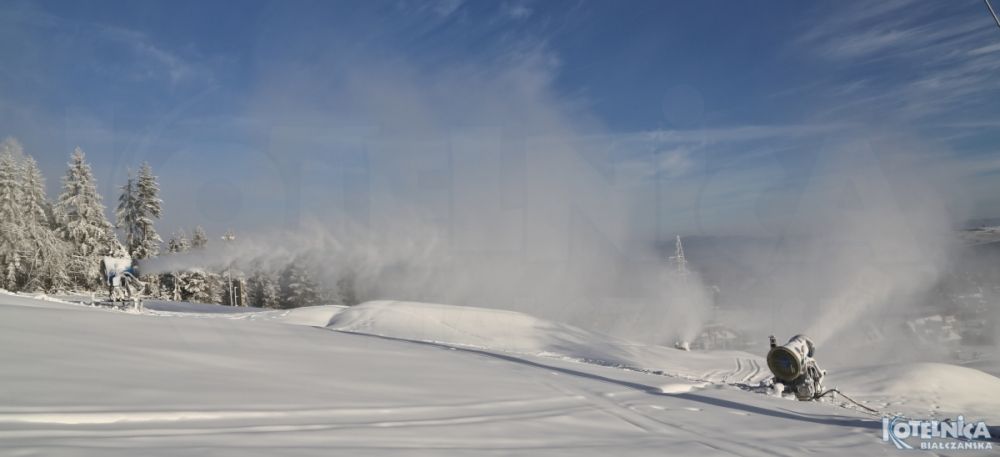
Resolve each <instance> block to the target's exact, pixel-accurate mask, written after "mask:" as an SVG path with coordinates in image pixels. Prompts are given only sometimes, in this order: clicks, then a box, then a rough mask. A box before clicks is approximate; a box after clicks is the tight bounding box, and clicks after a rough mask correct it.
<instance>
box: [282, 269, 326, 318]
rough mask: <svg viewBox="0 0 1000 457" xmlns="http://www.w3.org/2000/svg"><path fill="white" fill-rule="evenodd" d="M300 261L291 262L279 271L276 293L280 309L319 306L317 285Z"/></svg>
mask: <svg viewBox="0 0 1000 457" xmlns="http://www.w3.org/2000/svg"><path fill="white" fill-rule="evenodd" d="M300 263H301V260H293V261H292V262H289V263H288V265H286V266H285V268H284V269H283V270H281V275H280V276H279V278H278V293H279V296H280V297H281V298H280V305H281V307H282V308H286V309H287V308H300V307H303V306H313V305H316V304H319V293H318V292H317V284H316V282H314V281H313V280H312V278H310V277H309V273H308V272H307V271H306V269H305V268H303V267H302V266H301V265H300Z"/></svg>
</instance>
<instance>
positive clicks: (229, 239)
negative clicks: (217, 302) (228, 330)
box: [222, 229, 243, 306]
mask: <svg viewBox="0 0 1000 457" xmlns="http://www.w3.org/2000/svg"><path fill="white" fill-rule="evenodd" d="M222 241H225V242H226V245H227V246H229V247H230V248H232V245H233V243H235V242H236V233H234V232H233V230H232V229H229V230H226V233H225V234H224V235H222ZM234 263H236V261H235V260H233V261H232V262H230V263H229V268H227V269H226V276H227V277H228V278H229V280H228V281H226V283H227V285H228V286H229V306H242V305H243V303H241V302H238V301H237V300H236V297H235V296H234V295H233V292H234V290H233V264H234ZM237 303H239V304H237Z"/></svg>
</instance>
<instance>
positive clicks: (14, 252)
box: [0, 138, 26, 290]
mask: <svg viewBox="0 0 1000 457" xmlns="http://www.w3.org/2000/svg"><path fill="white" fill-rule="evenodd" d="M11 140H12V139H11V138H8V139H7V140H5V141H4V143H3V145H0V268H2V271H0V287H3V288H5V289H8V290H17V286H18V272H19V271H20V270H21V268H22V266H21V257H22V255H23V254H24V252H25V249H26V243H25V239H26V235H25V227H24V214H23V209H22V207H21V204H22V202H23V197H22V195H21V183H20V182H19V181H20V180H19V179H18V169H17V161H16V160H15V159H14V151H13V150H12V149H13V148H12V145H11V144H10V142H11ZM14 144H15V145H16V141H14Z"/></svg>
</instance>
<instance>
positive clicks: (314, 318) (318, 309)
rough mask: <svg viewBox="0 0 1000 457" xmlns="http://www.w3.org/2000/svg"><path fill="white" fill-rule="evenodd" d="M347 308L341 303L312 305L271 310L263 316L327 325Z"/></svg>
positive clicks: (300, 323) (281, 320)
mask: <svg viewBox="0 0 1000 457" xmlns="http://www.w3.org/2000/svg"><path fill="white" fill-rule="evenodd" d="M345 308H347V307H346V306H341V305H325V306H310V307H306V308H295V309H290V310H287V311H270V312H268V313H267V314H266V316H264V317H263V318H266V319H268V320H270V321H271V322H279V323H282V324H290V325H307V326H310V327H326V326H327V324H329V323H330V320H331V319H333V316H336V315H337V313H340V312H341V311H343V310H344V309H345ZM254 320H257V319H254Z"/></svg>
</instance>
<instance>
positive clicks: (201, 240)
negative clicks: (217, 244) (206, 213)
mask: <svg viewBox="0 0 1000 457" xmlns="http://www.w3.org/2000/svg"><path fill="white" fill-rule="evenodd" d="M207 247H208V236H206V235H205V229H203V228H201V227H196V228H195V229H194V234H193V235H191V248H192V249H199V250H200V249H205V248H207Z"/></svg>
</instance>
